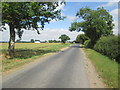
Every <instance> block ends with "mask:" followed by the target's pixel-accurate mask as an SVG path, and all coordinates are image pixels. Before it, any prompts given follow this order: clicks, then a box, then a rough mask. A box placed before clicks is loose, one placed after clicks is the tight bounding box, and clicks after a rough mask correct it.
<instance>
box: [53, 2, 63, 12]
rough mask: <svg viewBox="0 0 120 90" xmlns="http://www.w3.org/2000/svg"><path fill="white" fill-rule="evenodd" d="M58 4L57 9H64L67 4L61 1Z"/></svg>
mask: <svg viewBox="0 0 120 90" xmlns="http://www.w3.org/2000/svg"><path fill="white" fill-rule="evenodd" d="M58 5H59V6H58V7H57V8H56V9H55V11H57V10H64V6H65V4H64V3H62V4H61V2H59V3H58Z"/></svg>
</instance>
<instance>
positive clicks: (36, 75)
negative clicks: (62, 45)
mask: <svg viewBox="0 0 120 90" xmlns="http://www.w3.org/2000/svg"><path fill="white" fill-rule="evenodd" d="M2 85H3V88H89V81H88V79H87V74H86V71H85V65H84V59H83V55H82V53H81V50H80V47H79V45H78V44H75V45H73V46H70V47H69V48H68V49H66V50H64V51H61V52H59V53H57V54H55V55H51V56H48V57H47V58H45V59H44V60H40V61H39V62H38V63H36V64H34V65H32V66H29V68H25V69H24V70H21V71H18V72H16V73H14V74H13V75H8V76H7V77H4V78H3V84H2Z"/></svg>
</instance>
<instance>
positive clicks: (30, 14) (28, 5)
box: [2, 2, 64, 37]
mask: <svg viewBox="0 0 120 90" xmlns="http://www.w3.org/2000/svg"><path fill="white" fill-rule="evenodd" d="M61 4H64V2H61ZM58 6H59V4H58V2H2V24H3V25H5V24H8V25H9V26H11V27H13V28H14V29H17V30H18V35H20V37H21V34H22V33H21V32H20V31H21V29H23V28H24V29H35V30H37V32H38V33H39V31H38V28H41V29H43V28H44V25H45V23H49V22H50V21H51V20H53V19H55V20H63V19H64V17H62V16H61V10H55V9H56V8H57V7H58ZM38 22H39V24H41V27H39V25H38Z"/></svg>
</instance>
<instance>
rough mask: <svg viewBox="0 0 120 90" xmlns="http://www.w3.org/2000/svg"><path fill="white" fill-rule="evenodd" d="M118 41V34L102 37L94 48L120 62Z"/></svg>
mask: <svg viewBox="0 0 120 90" xmlns="http://www.w3.org/2000/svg"><path fill="white" fill-rule="evenodd" d="M119 39H120V38H119ZM118 41H119V40H118V36H107V37H101V38H100V40H98V41H97V43H96V44H95V46H94V49H95V50H96V51H98V52H100V53H102V54H104V55H106V56H108V57H109V58H111V59H115V60H116V61H118V62H119V60H118V59H119V55H120V53H119V52H118V45H119V44H118Z"/></svg>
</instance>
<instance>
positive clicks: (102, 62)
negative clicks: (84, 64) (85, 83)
mask: <svg viewBox="0 0 120 90" xmlns="http://www.w3.org/2000/svg"><path fill="white" fill-rule="evenodd" d="M84 51H85V53H86V55H87V57H88V58H89V59H90V60H91V61H92V63H93V64H94V66H95V68H96V70H97V72H98V73H99V75H100V76H101V77H102V78H103V81H104V83H105V84H106V85H107V87H110V88H118V63H116V62H114V61H112V60H110V59H109V58H108V57H106V56H104V55H101V54H100V53H98V52H96V51H94V50H92V49H84Z"/></svg>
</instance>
